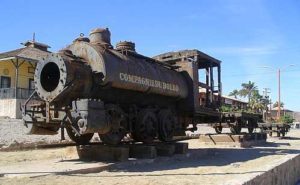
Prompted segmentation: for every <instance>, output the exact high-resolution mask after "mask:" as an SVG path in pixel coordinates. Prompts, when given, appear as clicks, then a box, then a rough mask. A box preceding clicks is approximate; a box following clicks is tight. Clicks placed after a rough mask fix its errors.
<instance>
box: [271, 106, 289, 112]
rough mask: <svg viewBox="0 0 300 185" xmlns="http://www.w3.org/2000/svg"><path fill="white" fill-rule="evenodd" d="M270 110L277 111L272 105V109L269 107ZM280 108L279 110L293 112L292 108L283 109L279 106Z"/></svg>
mask: <svg viewBox="0 0 300 185" xmlns="http://www.w3.org/2000/svg"><path fill="white" fill-rule="evenodd" d="M271 110H272V111H277V110H278V107H273V108H272V109H271ZM280 110H281V111H285V112H293V111H292V110H289V109H285V108H282V107H281V108H280Z"/></svg>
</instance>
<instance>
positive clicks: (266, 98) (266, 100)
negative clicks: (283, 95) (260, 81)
mask: <svg viewBox="0 0 300 185" xmlns="http://www.w3.org/2000/svg"><path fill="white" fill-rule="evenodd" d="M269 93H271V91H270V88H263V100H264V104H265V105H266V106H267V110H268V104H269V103H270V102H271V99H270V97H269ZM267 110H265V111H266V112H265V113H263V116H264V120H267V115H268V111H267ZM269 111H270V113H271V106H270V109H269ZM270 117H271V116H270Z"/></svg>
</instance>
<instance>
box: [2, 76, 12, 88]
mask: <svg viewBox="0 0 300 185" xmlns="http://www.w3.org/2000/svg"><path fill="white" fill-rule="evenodd" d="M10 82H11V80H10V77H7V76H1V80H0V88H10V85H11V84H10Z"/></svg>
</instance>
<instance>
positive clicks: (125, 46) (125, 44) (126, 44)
mask: <svg viewBox="0 0 300 185" xmlns="http://www.w3.org/2000/svg"><path fill="white" fill-rule="evenodd" d="M116 50H119V51H122V50H127V51H132V52H136V51H135V43H134V42H130V41H121V42H118V43H117V45H116Z"/></svg>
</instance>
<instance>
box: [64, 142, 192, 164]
mask: <svg viewBox="0 0 300 185" xmlns="http://www.w3.org/2000/svg"><path fill="white" fill-rule="evenodd" d="M68 148H69V149H68V155H70V154H71V153H73V154H72V155H76V154H77V155H78V157H79V159H80V160H89V161H126V160H128V158H136V159H154V158H156V157H157V156H169V157H170V156H172V155H174V154H186V153H187V152H188V143H154V144H152V145H144V144H124V145H118V146H108V145H81V146H70V147H68ZM72 148H73V149H72ZM74 148H76V150H75V149H74Z"/></svg>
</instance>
